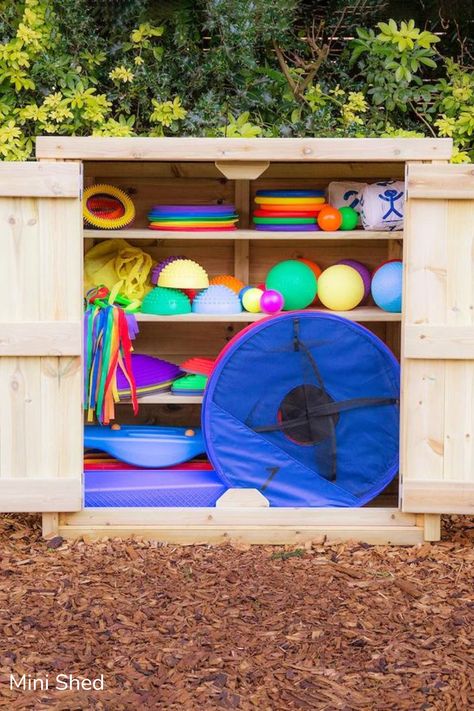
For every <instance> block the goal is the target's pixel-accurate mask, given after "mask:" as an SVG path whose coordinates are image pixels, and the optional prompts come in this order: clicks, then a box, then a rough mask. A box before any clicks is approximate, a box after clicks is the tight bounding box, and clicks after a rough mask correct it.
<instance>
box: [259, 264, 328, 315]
mask: <svg viewBox="0 0 474 711" xmlns="http://www.w3.org/2000/svg"><path fill="white" fill-rule="evenodd" d="M265 286H266V288H267V289H271V290H274V291H279V292H280V294H282V296H283V298H284V300H285V304H284V307H283V309H284V311H293V310H294V309H305V308H306V307H307V306H309V305H310V304H311V303H312V302H313V301H314V299H315V297H316V291H317V282H316V277H315V275H314V273H313V270H312V269H310V267H309V266H308V265H307V264H304V263H303V262H301V261H298V260H296V259H288V260H287V261H285V262H279V264H276V265H275V266H274V267H272V268H271V269H270V271H269V272H268V274H267V279H266V282H265Z"/></svg>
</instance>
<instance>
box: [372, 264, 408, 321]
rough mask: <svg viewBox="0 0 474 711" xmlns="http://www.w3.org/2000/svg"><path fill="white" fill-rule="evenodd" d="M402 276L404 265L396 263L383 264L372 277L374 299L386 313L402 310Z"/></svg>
mask: <svg viewBox="0 0 474 711" xmlns="http://www.w3.org/2000/svg"><path fill="white" fill-rule="evenodd" d="M402 275H403V265H402V263H401V262H399V261H396V262H387V264H383V265H382V266H381V267H380V268H379V269H377V271H376V272H375V274H374V276H373V277H372V285H371V291H372V298H373V300H374V301H375V303H376V304H377V306H379V307H380V308H381V309H383V310H384V311H391V312H393V313H399V312H400V311H401V310H402Z"/></svg>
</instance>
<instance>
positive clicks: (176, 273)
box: [158, 259, 209, 289]
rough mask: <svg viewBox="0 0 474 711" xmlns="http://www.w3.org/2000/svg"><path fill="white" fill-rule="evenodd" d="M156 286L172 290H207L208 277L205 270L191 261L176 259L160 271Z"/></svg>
mask: <svg viewBox="0 0 474 711" xmlns="http://www.w3.org/2000/svg"><path fill="white" fill-rule="evenodd" d="M158 286H166V287H170V288H172V289H207V287H208V286H209V277H208V276H207V272H206V270H205V269H203V268H202V267H201V265H200V264H198V263H197V262H194V261H193V260H192V259H176V260H175V261H174V262H170V263H169V264H167V265H166V266H165V267H164V268H163V269H162V270H161V272H160V276H159V277H158Z"/></svg>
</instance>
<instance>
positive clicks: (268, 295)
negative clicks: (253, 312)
mask: <svg viewBox="0 0 474 711" xmlns="http://www.w3.org/2000/svg"><path fill="white" fill-rule="evenodd" d="M284 304H285V299H284V298H283V294H280V292H279V291H275V290H274V289H267V290H266V291H264V292H263V294H262V297H261V299H260V308H261V309H262V311H263V312H264V313H266V314H276V313H277V311H281V310H282V308H283V306H284Z"/></svg>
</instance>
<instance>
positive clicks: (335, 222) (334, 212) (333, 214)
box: [318, 205, 342, 232]
mask: <svg viewBox="0 0 474 711" xmlns="http://www.w3.org/2000/svg"><path fill="white" fill-rule="evenodd" d="M341 223H342V215H341V213H340V212H339V210H338V209H337V208H336V207H331V205H328V206H327V207H323V209H322V210H321V211H320V212H319V214H318V225H319V226H320V228H321V229H322V230H324V231H325V232H335V231H336V230H338V229H339V227H340V226H341Z"/></svg>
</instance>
